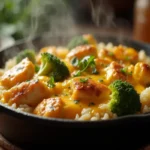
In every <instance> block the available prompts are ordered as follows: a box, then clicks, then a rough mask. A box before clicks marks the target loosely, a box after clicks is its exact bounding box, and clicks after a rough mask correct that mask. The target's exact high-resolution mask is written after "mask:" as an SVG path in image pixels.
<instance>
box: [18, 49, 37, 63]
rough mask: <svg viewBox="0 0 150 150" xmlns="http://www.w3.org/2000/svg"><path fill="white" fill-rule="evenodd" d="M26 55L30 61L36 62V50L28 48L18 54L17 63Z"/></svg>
mask: <svg viewBox="0 0 150 150" xmlns="http://www.w3.org/2000/svg"><path fill="white" fill-rule="evenodd" d="M26 57H27V58H29V60H30V61H32V62H33V63H35V61H36V60H35V51H34V50H30V49H26V50H23V51H21V52H20V53H18V55H17V56H16V63H19V62H21V61H22V60H23V59H24V58H26Z"/></svg>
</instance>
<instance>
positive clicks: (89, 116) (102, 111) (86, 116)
mask: <svg viewBox="0 0 150 150" xmlns="http://www.w3.org/2000/svg"><path fill="white" fill-rule="evenodd" d="M116 117H117V115H116V114H114V113H112V112H111V111H110V110H109V108H108V105H107V104H101V105H100V106H99V112H95V113H93V109H92V108H83V109H82V111H81V115H79V114H77V115H76V117H75V120H80V121H85V120H91V121H96V120H108V119H111V118H116Z"/></svg>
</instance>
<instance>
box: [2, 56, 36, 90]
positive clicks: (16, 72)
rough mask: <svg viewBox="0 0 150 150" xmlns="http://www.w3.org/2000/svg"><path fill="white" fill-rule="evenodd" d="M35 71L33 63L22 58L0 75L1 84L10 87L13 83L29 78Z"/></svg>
mask: <svg viewBox="0 0 150 150" xmlns="http://www.w3.org/2000/svg"><path fill="white" fill-rule="evenodd" d="M34 73H35V68H34V65H33V63H32V62H31V61H29V59H28V58H25V59H23V60H22V61H21V62H20V63H19V64H17V65H15V66H14V67H13V68H11V69H9V70H8V71H6V72H5V73H4V74H3V75H2V76H1V81H0V82H1V85H2V86H4V87H6V88H11V87H13V86H14V85H16V84H18V83H21V82H23V81H26V80H30V79H31V78H32V77H33V75H34Z"/></svg>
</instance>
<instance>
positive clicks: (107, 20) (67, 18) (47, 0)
mask: <svg viewBox="0 0 150 150" xmlns="http://www.w3.org/2000/svg"><path fill="white" fill-rule="evenodd" d="M87 1H89V5H90V7H91V17H92V21H93V23H94V24H95V26H96V27H100V29H102V28H104V29H106V28H113V29H117V32H118V36H119V37H120V39H121V38H122V37H123V36H124V32H125V31H124V30H122V27H125V26H126V27H127V26H129V23H128V22H127V21H126V20H115V19H116V18H115V15H114V10H113V8H112V7H111V6H110V4H109V3H108V1H107V0H97V1H93V0H87ZM67 2H69V0H32V11H31V18H30V26H29V27H28V29H27V32H26V34H25V37H27V39H28V41H30V40H31V39H33V38H34V37H35V36H40V35H41V34H42V35H43V34H46V35H47V36H52V37H57V36H63V37H65V36H70V35H75V34H79V33H80V31H81V30H82V29H80V30H78V28H77V27H76V22H75V20H74V17H73V16H72V9H71V8H70V7H69V5H68V3H67ZM79 5H80V4H79ZM74 7H75V6H74ZM120 25H121V28H120ZM83 32H84V29H83ZM88 32H89V33H92V31H88ZM29 44H30V46H31V44H32V43H30V42H29Z"/></svg>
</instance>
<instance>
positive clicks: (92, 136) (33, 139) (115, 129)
mask: <svg viewBox="0 0 150 150" xmlns="http://www.w3.org/2000/svg"><path fill="white" fill-rule="evenodd" d="M95 37H96V39H97V41H99V42H100V41H103V42H112V43H114V44H125V45H127V46H132V47H134V48H136V49H137V50H141V49H144V50H145V51H146V53H147V54H148V55H150V45H147V44H145V43H141V42H137V41H133V40H131V39H128V38H121V39H120V38H118V37H114V36H109V35H105V36H104V35H95ZM68 40H69V37H63V38H62V37H49V36H46V35H45V36H40V37H38V38H35V39H34V40H33V41H32V45H31V42H27V41H26V40H25V41H21V42H19V43H17V44H16V45H14V46H12V47H10V48H7V49H5V50H2V51H1V52H0V67H3V66H4V63H5V61H7V60H8V59H9V58H10V57H12V56H15V55H16V54H17V53H18V52H19V51H21V50H23V49H25V48H32V47H33V48H34V49H36V50H39V49H40V48H41V47H43V46H47V45H64V44H66V43H67V42H68ZM149 130H150V115H149V114H144V115H129V116H125V117H120V118H117V119H113V120H107V121H94V122H90V121H86V122H79V121H73V120H63V119H54V118H42V117H39V116H34V115H31V114H27V113H23V112H17V111H14V110H12V109H10V108H7V107H6V106H3V105H2V104H0V133H2V134H3V135H4V137H6V138H7V139H8V140H9V141H10V142H12V143H13V144H15V145H17V146H20V147H21V148H24V149H25V150H26V149H27V150H28V149H33V148H34V149H35V147H38V148H39V149H44V146H45V145H46V146H48V147H49V148H50V147H51V145H52V144H55V146H56V145H60V144H61V145H64V144H73V145H74V146H75V145H78V144H83V145H84V146H88V145H92V146H94V145H95V144H99V147H102V146H105V149H106V148H107V147H111V149H115V148H118V146H119V145H120V144H122V145H123V147H121V149H124V148H125V149H131V147H132V148H139V147H141V146H144V145H146V144H148V143H149V142H150V139H148V138H145V136H146V135H147V133H148V131H149ZM41 147H42V148H41Z"/></svg>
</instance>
